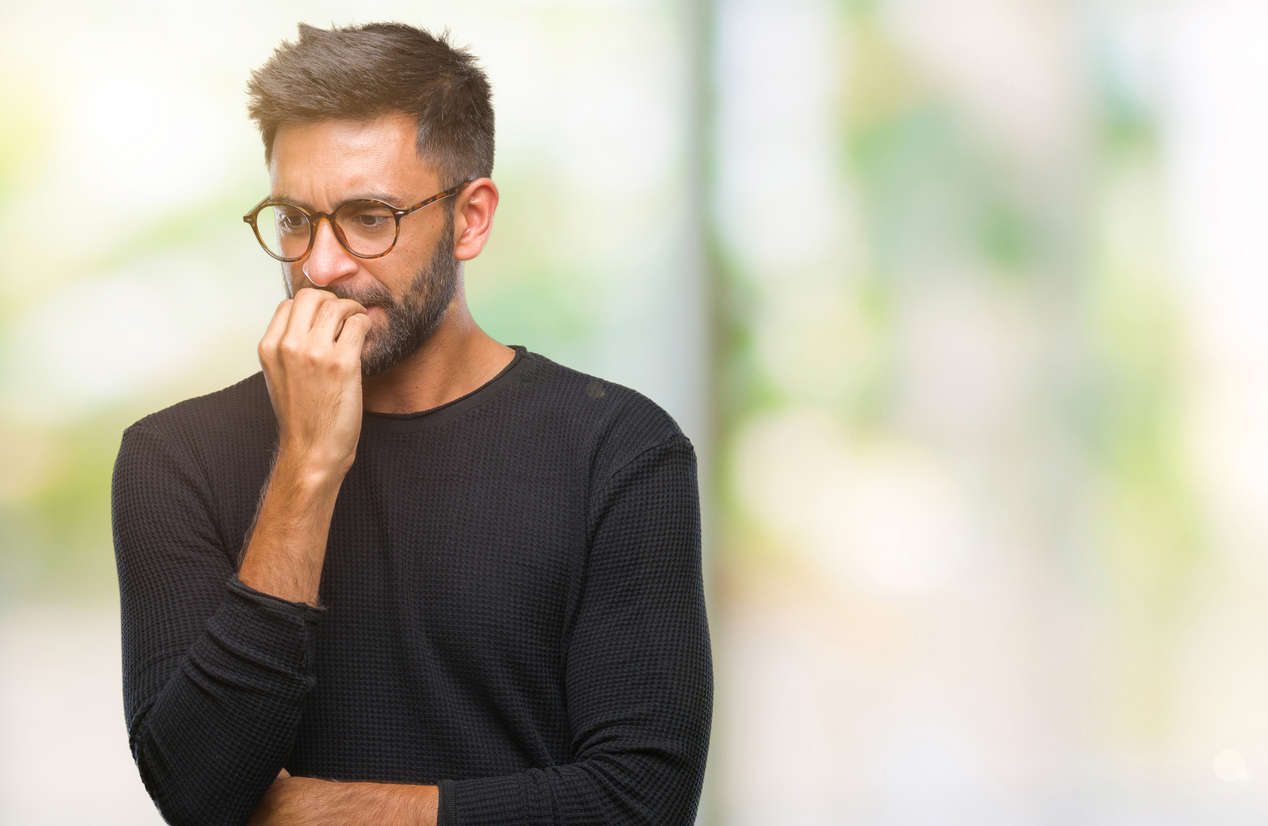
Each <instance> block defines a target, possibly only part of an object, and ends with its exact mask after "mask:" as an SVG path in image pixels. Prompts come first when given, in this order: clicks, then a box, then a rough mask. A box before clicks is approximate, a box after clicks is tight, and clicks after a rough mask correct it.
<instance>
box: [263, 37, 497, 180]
mask: <svg viewBox="0 0 1268 826" xmlns="http://www.w3.org/2000/svg"><path fill="white" fill-rule="evenodd" d="M247 93H248V95H249V96H250V103H249V105H248V112H249V113H250V115H251V118H252V119H254V120H255V121H256V123H257V124H259V127H260V136H261V137H262V138H263V139H264V159H265V161H266V162H267V161H269V160H270V159H271V157H272V154H273V139H274V137H276V135H277V130H278V127H280V126H283V125H285V124H291V123H312V122H314V121H321V120H327V119H331V118H351V119H358V120H359V119H369V118H374V117H377V116H379V115H383V114H387V113H390V112H405V113H406V114H409V115H412V116H413V117H414V119H415V120H416V121H417V122H418V138H417V144H416V145H417V148H418V154H419V157H421V158H422V159H423V160H425V161H427V162H428V163H430V164H431V165H432V166H433V167H435V168H436V170H437V172H438V173H439V174H440V176H441V179H442V180H441V183H442V185H444V186H453V185H455V184H457V183H459V182H460V181H465V180H469V179H472V178H483V177H488V176H490V175H492V174H493V106H492V103H491V102H490V96H491V95H490V90H489V81H488V78H487V77H485V75H484V72H483V71H482V70H481V69H480V67H479V66H478V65H477V64H476V60H475V57H474V56H472V55H471V54H470V53H469V52H466V51H464V50H462V49H457V48H454V47H453V46H451V45H449V43H448V35H447V34H442V35H441V36H440V37H433V36H432V35H431V34H429V33H427V32H426V31H423V30H422V29H416V28H414V27H413V26H406V25H404V24H402V23H370V24H367V25H364V26H349V27H347V28H331V29H329V30H327V29H317V28H314V27H312V26H309V25H306V24H304V23H300V24H299V41H298V42H297V43H289V42H285V43H283V44H282V45H281V46H279V47H278V48H277V50H276V51H274V52H273V56H272V57H271V58H269V60H268V62H267V63H265V64H264V65H263V66H261V67H260V68H259V69H256V70H255V71H254V72H252V73H251V80H250V81H249V82H248V83H247Z"/></svg>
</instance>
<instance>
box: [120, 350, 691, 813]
mask: <svg viewBox="0 0 1268 826" xmlns="http://www.w3.org/2000/svg"><path fill="white" fill-rule="evenodd" d="M514 349H515V350H516V355H515V357H514V359H513V360H512V361H511V363H510V364H509V365H507V367H506V368H505V369H504V370H503V371H502V372H501V373H499V374H498V375H497V376H496V377H495V378H493V379H492V380H490V381H489V382H487V383H486V384H484V385H483V386H481V387H479V388H478V389H476V390H474V391H472V392H471V393H469V394H467V395H466V396H463V397H461V398H459V399H456V400H454V401H452V402H449V403H448V404H445V405H442V406H440V407H437V408H433V409H431V410H428V411H424V412H422V413H416V414H409V415H392V414H383V413H372V412H366V413H365V414H364V419H363V424H362V429H361V437H360V441H359V443H358V446H357V456H356V461H355V463H354V464H353V466H352V469H351V471H350V472H349V473H348V475H347V476H346V477H345V479H344V481H343V485H342V487H341V488H340V491H339V495H338V499H337V502H336V505H335V509H334V516H333V519H332V523H331V527H330V536H329V541H328V544H327V552H326V560H325V567H324V569H323V574H322V580H321V588H320V592H319V596H318V603H319V604H318V605H317V606H311V605H306V604H304V603H292V602H288V601H285V600H282V599H279V598H277V597H274V596H271V595H268V594H264V593H262V592H259V591H256V590H254V589H252V588H250V587H248V586H246V585H244V584H243V583H242V582H241V581H240V580H239V579H238V578H237V574H236V570H237V564H238V562H239V560H240V557H241V553H242V551H243V549H244V543H245V540H246V538H247V531H248V530H249V528H250V525H251V520H252V518H253V516H254V514H255V511H256V506H257V503H258V502H259V500H260V496H261V492H262V490H263V486H264V484H265V481H266V479H267V476H268V473H269V468H270V464H271V461H272V454H273V452H274V450H275V447H276V444H277V423H276V419H275V417H274V414H273V410H272V407H271V406H270V404H269V399H268V394H267V391H266V388H265V384H264V378H263V374H262V373H256V374H255V375H253V376H251V377H250V378H247V379H244V380H242V381H240V382H238V383H237V384H235V385H232V386H230V387H227V388H225V389H223V390H220V391H218V392H215V393H211V394H209V395H206V396H201V397H198V398H195V399H190V400H187V401H184V402H181V403H179V404H176V405H173V406H172V407H169V408H167V409H165V410H162V411H160V412H157V413H153V414H151V415H149V416H146V417H144V418H142V419H141V420H140V421H138V422H136V423H135V424H133V425H132V426H130V427H129V428H127V430H125V431H124V433H123V439H122V445H121V447H120V450H119V455H118V458H117V459H116V462H115V467H114V477H113V490H112V518H113V527H114V543H115V556H116V561H117V563H118V571H119V593H120V598H121V608H122V615H123V700H124V713H125V720H126V723H127V729H128V735H129V743H130V746H131V749H132V754H133V757H134V759H135V760H136V763H137V766H138V769H139V771H140V774H141V778H142V780H143V781H144V783H145V787H146V789H147V791H148V792H149V793H150V795H151V797H153V798H154V800H155V803H156V804H157V806H158V808H159V810H160V811H161V812H162V813H163V815H164V816H165V817H166V818H167V819H168V820H169V821H171V822H174V823H199V824H204V823H205V824H211V823H245V822H246V821H247V820H248V818H249V817H250V815H251V814H252V812H253V811H254V809H255V807H256V804H257V803H258V801H259V800H260V798H261V796H262V795H263V794H264V792H265V790H266V789H267V788H268V786H269V785H270V783H272V781H273V779H274V777H275V776H276V775H277V773H278V770H279V769H281V768H282V767H283V766H285V767H286V768H287V769H288V770H289V771H290V772H291V773H292V774H295V775H305V776H309V777H319V778H327V779H332V780H372V781H381V782H392V783H425V784H436V785H438V786H439V788H440V823H441V824H442V826H457V824H476V823H479V824H486V823H488V824H533V823H587V824H590V823H648V824H653V823H654V824H674V823H689V822H691V821H692V820H693V818H694V816H695V811H696V805H697V802H698V800H699V796H700V789H701V782H702V779H703V774H704V767H705V756H706V753H707V751H708V741H709V726H710V716H711V710H712V699H713V677H712V665H711V656H710V646H709V632H708V626H707V622H706V619H705V606H704V595H703V588H702V583H701V560H700V516H699V500H698V494H697V485H696V464H695V453H694V450H693V448H692V445H691V442H690V441H688V439H687V438H686V437H685V436H684V435H683V434H682V432H681V431H680V430H679V428H678V426H677V425H676V424H675V423H674V421H673V419H672V418H671V417H670V416H669V415H668V414H667V413H665V412H664V410H662V409H661V408H660V407H658V406H657V405H656V404H655V403H653V402H651V401H650V400H648V399H647V398H646V397H644V396H642V395H640V394H638V393H637V392H635V391H633V390H630V389H628V388H626V387H622V386H620V385H617V384H613V383H611V382H606V381H601V380H598V379H595V378H594V377H592V376H588V375H585V374H583V373H579V372H577V371H575V370H572V369H569V368H567V367H563V366H561V365H559V364H556V363H555V362H553V361H551V360H550V359H547V358H545V357H544V356H541V355H539V354H535V353H530V352H528V351H527V350H526V349H525V348H524V347H522V346H516V347H515V348H514Z"/></svg>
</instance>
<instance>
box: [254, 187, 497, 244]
mask: <svg viewBox="0 0 1268 826" xmlns="http://www.w3.org/2000/svg"><path fill="white" fill-rule="evenodd" d="M474 180H475V178H468V179H467V180H465V181H463V182H462V183H460V184H457V185H455V186H451V187H449V188H448V189H446V190H444V191H443V192H437V193H436V194H435V195H432V196H431V197H430V198H424V199H423V200H421V201H419V202H418V203H416V204H414V205H413V206H412V207H407V208H401V207H398V206H393V205H392V204H389V203H388V202H387V201H380V200H379V199H378V198H352V199H351V200H347V201H344V202H343V203H341V204H339V206H337V207H335V208H334V209H333V210H331V211H330V212H319V211H317V210H315V209H308V208H307V207H302V206H300V205H299V204H297V203H294V202H293V201H287V200H285V199H282V198H274V197H272V196H270V195H266V196H265V197H264V199H263V200H262V201H260V203H258V204H256V205H255V206H254V207H252V208H251V210H250V211H249V212H247V214H246V215H243V216H242V220H243V221H244V222H246V223H247V224H249V225H250V227H251V230H252V232H254V233H255V240H256V241H258V242H259V243H260V248H261V249H263V250H264V251H265V252H266V253H268V256H269V257H270V258H272V259H273V260H275V261H281V262H282V263H283V264H294V263H295V262H296V261H303V260H304V259H305V258H307V257H308V254H309V253H310V252H312V251H313V244H315V243H317V230H318V228H319V227H320V226H321V219H322V218H325V219H326V222H327V223H329V224H330V229H331V231H332V232H334V234H335V240H336V241H338V242H339V246H341V247H343V249H344V251H346V252H347V253H348V254H349V255H352V256H355V257H357V258H361V259H363V260H371V259H374V258H382V257H383V256H385V255H387V254H388V253H389V252H391V251H392V250H394V249H395V248H396V242H397V241H398V240H400V237H401V219H402V218H404V217H405V216H406V215H409V214H410V213H413V212H417V211H418V210H420V209H422V208H423V207H425V206H428V205H429V204H434V203H436V202H437V201H439V200H441V199H444V198H449V197H451V196H453V195H457V194H458V193H459V192H461V191H462V188H463V187H464V186H466V185H467V184H469V183H471V182H472V181H474ZM348 204H378V205H379V206H384V207H387V209H388V210H389V211H390V212H391V213H392V217H393V218H395V219H396V226H395V228H394V230H393V232H392V243H391V244H388V247H387V249H385V250H383V252H380V253H375V254H374V255H362V254H361V253H359V252H356V251H355V250H353V249H352V248H351V247H349V246H348V242H347V239H345V238H344V237H343V230H341V229H339V224H338V223H337V222H336V221H335V220H334V214H335V213H336V212H338V211H339V210H341V209H343V208H344V207H345V206H347V205H348ZM270 206H286V207H293V208H295V209H297V210H299V211H300V212H301V213H303V215H304V217H305V218H307V219H308V226H309V231H308V246H307V247H305V248H304V251H303V252H302V253H301V254H299V255H297V256H295V257H294V258H285V257H282V256H280V255H274V254H273V251H272V250H271V249H269V245H268V244H266V243H265V242H264V238H263V237H261V236H260V226H259V224H258V223H257V219H258V218H259V215H260V210H262V209H264V208H265V207H270Z"/></svg>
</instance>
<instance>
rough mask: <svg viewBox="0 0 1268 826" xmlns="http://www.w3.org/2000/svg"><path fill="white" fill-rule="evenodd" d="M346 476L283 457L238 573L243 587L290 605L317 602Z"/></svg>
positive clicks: (288, 455)
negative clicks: (334, 520)
mask: <svg viewBox="0 0 1268 826" xmlns="http://www.w3.org/2000/svg"><path fill="white" fill-rule="evenodd" d="M343 476H344V474H343V473H341V472H336V471H334V470H330V469H328V468H325V467H322V466H318V465H314V464H313V463H311V462H308V461H306V460H305V458H304V457H302V456H297V455H295V454H292V453H287V452H286V451H285V450H283V451H281V452H280V453H279V454H278V457H277V461H276V462H274V465H273V470H272V473H271V474H270V476H269V481H268V483H267V485H266V487H265V492H264V495H263V497H262V498H261V501H260V507H259V511H258V512H257V514H256V517H255V523H254V525H253V526H252V529H251V536H250V539H249V541H248V543H247V547H246V551H245V553H244V554H243V557H242V564H241V566H240V567H239V569H238V577H239V579H241V580H242V582H243V583H245V584H247V585H249V586H251V587H252V588H255V589H256V590H257V591H261V592H263V593H266V594H272V595H274V596H276V597H278V598H280V599H284V600H287V601H290V602H306V603H308V604H309V605H316V604H317V594H318V589H319V587H320V585H321V571H322V566H323V565H324V564H325V559H326V540H327V538H328V537H329V535H330V520H331V518H332V516H333V514H334V508H335V500H336V499H337V498H338V496H339V487H340V485H341V484H342V483H343Z"/></svg>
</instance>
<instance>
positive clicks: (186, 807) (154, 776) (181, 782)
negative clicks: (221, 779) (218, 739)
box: [132, 732, 259, 826]
mask: <svg viewBox="0 0 1268 826" xmlns="http://www.w3.org/2000/svg"><path fill="white" fill-rule="evenodd" d="M132 756H133V759H134V760H135V762H136V766H137V771H138V772H139V773H140V775H141V783H142V785H144V786H145V791H146V793H147V794H149V796H150V800H152V801H153V802H154V806H155V808H157V809H158V811H159V814H160V815H162V816H163V820H164V821H166V822H167V823H171V824H174V826H185V824H190V826H206V825H207V824H226V826H230V824H232V826H245V824H246V823H247V821H248V820H250V818H251V815H252V813H253V812H254V810H255V803H256V802H258V801H257V800H252V801H246V800H245V799H243V798H242V797H241V796H240V795H239V796H235V795H234V794H232V793H231V792H230V791H229V790H228V789H227V788H226V784H224V783H218V782H215V778H213V777H210V776H208V775H210V774H211V772H207V773H202V772H192V771H189V769H188V768H185V769H183V770H182V769H178V768H176V767H174V766H173V764H172V762H171V761H169V760H166V759H164V757H163V754H162V751H161V750H160V749H158V748H156V747H155V744H154V743H153V742H151V741H149V739H148V738H147V737H146V736H145V734H144V733H143V732H142V734H141V735H140V736H138V737H135V738H133V740H132ZM256 797H257V798H258V797H259V795H257V796H256Z"/></svg>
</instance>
